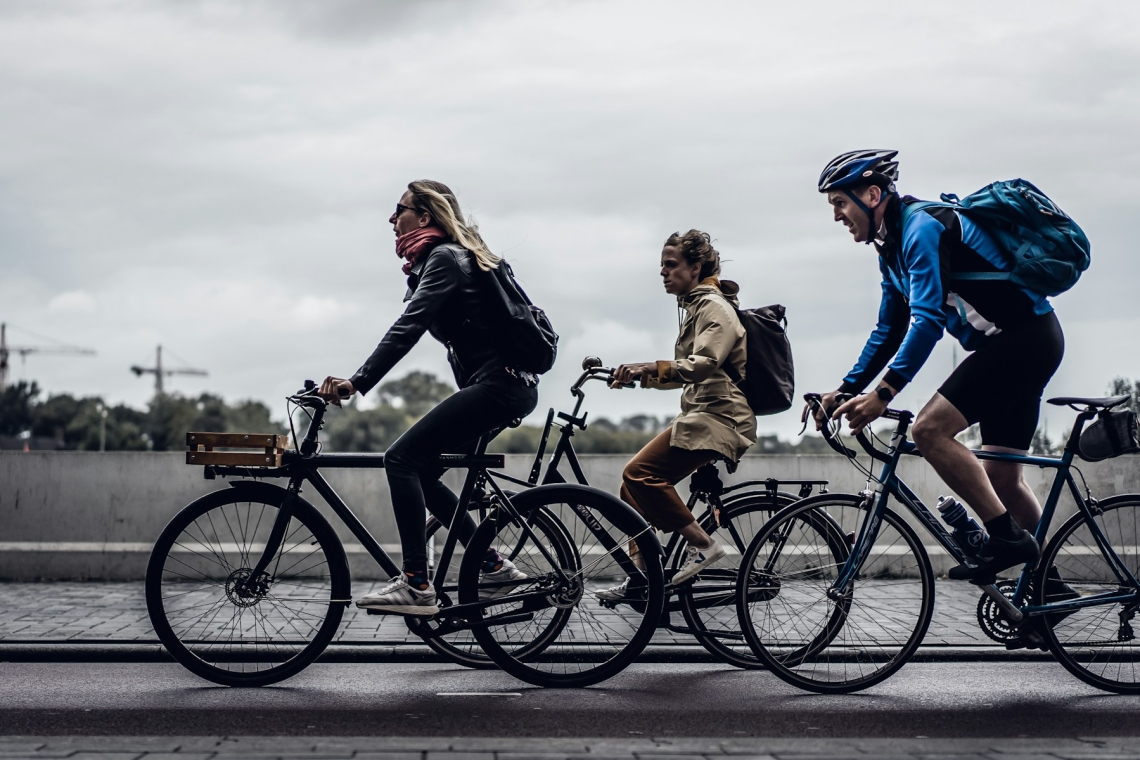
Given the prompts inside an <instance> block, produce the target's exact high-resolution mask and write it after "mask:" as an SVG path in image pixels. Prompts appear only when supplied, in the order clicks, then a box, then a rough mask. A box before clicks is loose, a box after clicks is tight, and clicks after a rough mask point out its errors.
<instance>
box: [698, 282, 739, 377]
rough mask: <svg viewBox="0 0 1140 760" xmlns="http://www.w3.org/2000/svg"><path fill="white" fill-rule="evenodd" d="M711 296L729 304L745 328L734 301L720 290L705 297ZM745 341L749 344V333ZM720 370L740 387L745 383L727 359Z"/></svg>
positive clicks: (737, 319)
mask: <svg viewBox="0 0 1140 760" xmlns="http://www.w3.org/2000/svg"><path fill="white" fill-rule="evenodd" d="M709 296H720V300H722V301H724V302H725V303H726V304H728V308H730V309H732V312H733V313H734V314H736V321H737V322H740V326H741V327H744V320H742V319H741V318H740V309H739V308H737V306H736V304H734V303H733V302H732V301H730V300H729V299H728V296H726V295H725V294H724V293H721V292H720V291H719V290H717V291H716V292H715V293H706V294H705V295H704V296H703V297H705V298H707V297H709ZM744 341H745V343H747V342H748V335H747V331H745V336H744ZM720 368H721V369H723V370H724V373H725V374H726V375H728V379H729V380H731V381H732V382H733V383H735V384H736V385H740V383H741V382H743V380H744V377H743V376H742V375H741V374H740V371H739V370H738V369H737V368H736V367H734V366H733V365H732V362H731V361H729V360H728V359H727V358H726V359H725V360H724V362H723V363H722V364H721V365H720Z"/></svg>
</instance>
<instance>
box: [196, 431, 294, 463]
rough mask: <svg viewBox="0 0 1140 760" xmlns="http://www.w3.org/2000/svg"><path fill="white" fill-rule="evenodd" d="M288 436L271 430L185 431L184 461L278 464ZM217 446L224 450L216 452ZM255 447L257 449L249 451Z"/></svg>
mask: <svg viewBox="0 0 1140 760" xmlns="http://www.w3.org/2000/svg"><path fill="white" fill-rule="evenodd" d="M287 448H289V436H287V435H276V434H271V433H187V434H186V449H187V451H186V464H219V465H230V466H234V467H280V466H281V455H282V454H283V453H284V452H285V449H287ZM217 449H224V450H223V451H217ZM250 449H257V451H250Z"/></svg>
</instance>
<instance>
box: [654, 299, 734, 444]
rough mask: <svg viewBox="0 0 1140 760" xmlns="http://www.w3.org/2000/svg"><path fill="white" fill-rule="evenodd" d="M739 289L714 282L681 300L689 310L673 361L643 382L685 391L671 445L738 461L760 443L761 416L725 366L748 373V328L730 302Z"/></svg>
mask: <svg viewBox="0 0 1140 760" xmlns="http://www.w3.org/2000/svg"><path fill="white" fill-rule="evenodd" d="M739 291H740V287H739V286H738V285H737V284H736V283H735V282H732V281H731V280H718V279H717V278H716V277H709V278H707V279H704V280H701V282H700V284H698V285H697V287H695V288H693V290H692V291H690V292H689V294H688V295H685V296H681V297H679V298H678V299H677V305H678V306H679V307H681V308H682V309H684V310H685V313H686V317H685V320H684V322H683V323H682V325H681V334H680V335H679V336H678V337H677V343H676V345H675V347H674V351H673V356H674V359H673V361H659V362H657V374H656V375H651V376H646V377H643V378H642V382H641V384H642V386H643V387H646V388H663V389H668V388H684V389H685V390H684V393H682V394H681V414H680V415H679V416H678V417H677V418H676V419H674V420H673V425H672V431H671V437H670V445H672V446H676V447H678V448H681V449H688V450H690V451H697V450H700V449H710V450H712V451H715V452H717V453H719V454H723V455H724V456H725V457H728V458H729V459H731V460H732V461H734V462H735V461H737V460H739V459H740V457H741V456H742V455H743V454H744V452H745V451H746V450H747V449H748V447H749V446H751V445H752V444H753V443H755V442H756V416H755V415H753V414H752V408H751V407H749V406H748V401H747V399H745V398H744V392H743V391H741V390H740V388H738V387H737V386H736V383H734V382H732V380H731V379H730V378H729V376H728V374H727V373H726V372H725V371H724V369H723V367H722V365H723V364H724V363H725V361H730V362H732V366H733V367H736V368H737V369H738V370H739V371H740V374H741V375H743V374H744V360H745V356H746V350H747V349H746V343H745V335H744V326H743V325H741V324H740V318H739V317H738V316H737V315H736V312H735V310H734V309H733V308H732V306H730V305H729V304H728V303H727V301H728V300H731V301H732V304H733V305H735V304H737V303H738V302H737V300H736V294H737V293H738V292H739Z"/></svg>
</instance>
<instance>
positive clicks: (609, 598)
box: [594, 578, 629, 602]
mask: <svg viewBox="0 0 1140 760" xmlns="http://www.w3.org/2000/svg"><path fill="white" fill-rule="evenodd" d="M628 591H629V578H626V579H625V580H624V581H622V582H621V584H620V585H617V586H613V587H611V588H604V589H602V590H601V591H599V592H598V593H596V594H594V596H596V597H598V599H601V600H602V601H603V602H620V601H621V600H622V599H625V595H626V593H627V592H628Z"/></svg>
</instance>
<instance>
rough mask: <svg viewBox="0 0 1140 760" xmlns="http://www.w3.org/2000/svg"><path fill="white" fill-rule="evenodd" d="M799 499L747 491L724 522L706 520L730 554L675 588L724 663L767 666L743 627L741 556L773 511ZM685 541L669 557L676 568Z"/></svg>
mask: <svg viewBox="0 0 1140 760" xmlns="http://www.w3.org/2000/svg"><path fill="white" fill-rule="evenodd" d="M797 501H799V497H797V496H795V495H793V494H790V493H783V492H780V491H767V490H765V491H756V492H752V493H745V494H741V495H740V496H738V497H736V498H734V499H733V500H732V501H731V502H729V503H728V504H725V505H723V506H722V507H721V510H720V519H719V527H718V521H717V517H716V516H715V515H712V514H710V515H708V516H707V517H706V518H705V519H704V520H703V521H702V522H701V527H702V528H704V529H705V531H706V532H708V533H709V535H712V536H714V537H715V538H716V540H717V541H720V542H721V543H722V544H723V545H724V547H725V549H726V550H727V553H726V554H725V556H724V558H722V559H720V560H718V561H717V562H716V563H714V564H713V565H711V566H709V567H707V568H705V569H704V570H701V572H700V573H698V574H697V575H696V577H695V578H694V580H693V582H692V583H685V584H683V585H681V586H680V587H679V588H677V590H676V592H675V593H676V595H677V602H678V604H679V605H680V608H681V614H682V615H683V616H684V618H685V623H686V624H687V625H688V627H689V629H690V630H692V631H693V635H694V636H695V638H696V639H697V641H698V642H699V643H700V644H701V646H703V647H704V648H705V649H706V650H707V651H708V652H709V653H710V654H712V655H713V656H714V657H716V658H718V659H719V660H721V661H722V662H725V663H727V664H729V665H732V666H734V667H738V668H749V669H751V668H763V667H764V664H763V663H762V662H761V661H760V659H759V658H757V657H756V655H755V654H754V653H753V652H752V649H751V648H750V647H749V646H748V643H747V642H746V641H745V640H744V634H743V633H741V631H740V621H739V617H738V616H737V614H736V576H737V573H738V572H739V570H740V560H741V558H743V557H744V554H745V552H747V551H748V545H749V544H750V543H752V539H753V538H754V537H755V536H756V533H757V532H759V531H760V529H761V528H763V527H764V524H765V523H767V522H768V519H769V518H770V517H772V515H773V514H775V513H776V512H778V511H779V510H781V509H783V508H784V507H786V506H788V505H789V504H794V503H795V502H797ZM685 546H686V544H685V542H683V541H681V542H678V545H677V548H676V550H675V551H674V552H673V557H672V558H671V560H670V562H669V566H670V567H671V568H672V569H673V570H676V569H677V568H679V567H680V566H681V563H682V562H683V561H684V559H685Z"/></svg>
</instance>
